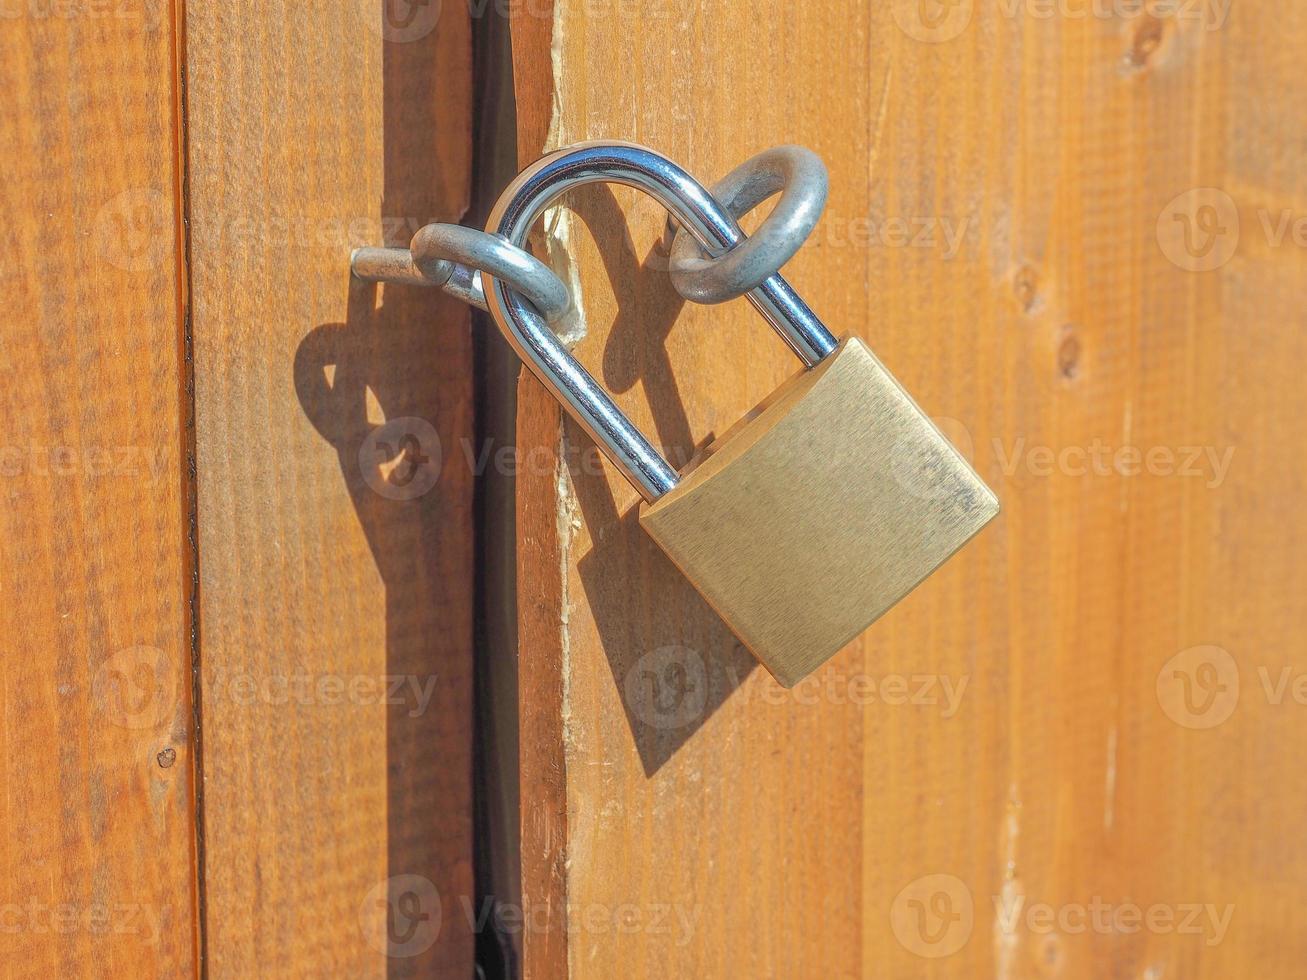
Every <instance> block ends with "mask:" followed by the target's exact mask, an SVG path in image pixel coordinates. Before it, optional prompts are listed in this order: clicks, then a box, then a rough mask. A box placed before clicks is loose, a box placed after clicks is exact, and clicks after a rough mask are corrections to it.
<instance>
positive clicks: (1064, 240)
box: [513, 0, 1307, 980]
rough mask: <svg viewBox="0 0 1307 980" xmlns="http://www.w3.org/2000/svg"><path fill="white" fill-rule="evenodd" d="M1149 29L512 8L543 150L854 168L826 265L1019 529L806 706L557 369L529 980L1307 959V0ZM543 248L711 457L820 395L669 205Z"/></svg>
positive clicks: (848, 10) (535, 400)
mask: <svg viewBox="0 0 1307 980" xmlns="http://www.w3.org/2000/svg"><path fill="white" fill-rule="evenodd" d="M1138 6H1139V5H1131V4H1126V5H1111V4H1087V3H1086V4H1082V3H1065V4H1027V3H1015V4H1012V3H997V4H991V3H988V2H984V3H981V2H976V3H972V2H970V0H963V2H960V3H951V4H935V3H931V2H917V0H903V2H899V0H894V2H888V0H887V2H885V3H878V4H869V5H868V4H862V5H859V4H842V3H841V4H796V3H784V2H780V0H761V2H751V3H747V4H745V3H740V2H734V0H729V2H728V0H715V2H709V3H705V4H701V5H685V4H679V3H668V2H654V3H650V4H641V5H639V6H638V7H637V6H634V5H628V4H620V3H611V4H582V3H570V2H558V3H556V4H555V5H554V9H553V10H552V11H551V10H550V9H548V5H546V4H529V5H526V6H525V8H524V9H521V10H519V11H518V12H517V13H516V15H515V19H514V23H513V29H514V62H515V70H516V83H517V88H518V98H519V104H518V111H519V139H520V147H519V149H520V154H521V157H522V160H523V162H526V161H528V160H530V159H532V158H534V157H536V156H537V155H539V153H540V152H541V151H542V150H545V149H548V148H552V147H555V146H559V145H563V144H566V143H570V142H573V141H576V140H582V139H593V138H618V139H631V140H636V141H638V142H643V143H646V144H649V145H651V146H653V147H655V148H657V149H659V150H662V151H664V152H666V153H668V154H669V155H670V156H672V157H673V158H674V159H676V160H678V161H680V162H682V163H683V164H684V165H686V166H687V167H688V168H689V169H690V170H691V172H693V173H696V174H698V175H701V176H702V177H703V178H705V179H709V180H711V179H715V178H716V177H718V176H719V175H721V174H724V173H725V172H727V171H728V170H730V169H731V168H732V167H734V166H735V165H736V164H737V163H739V162H740V161H742V160H743V159H745V158H746V157H748V156H749V155H751V154H752V153H754V152H756V151H757V150H760V149H762V148H764V147H767V146H770V145H773V144H778V143H786V142H797V143H802V144H805V145H807V146H809V147H811V148H813V149H814V150H816V151H817V152H818V153H820V154H821V155H822V156H823V157H824V158H825V160H826V161H827V163H828V165H829V167H830V170H831V178H832V193H831V200H830V205H829V208H828V211H827V214H826V217H825V219H824V220H823V223H822V225H821V226H820V227H819V228H818V230H817V232H816V233H815V234H814V236H813V238H812V241H811V242H810V244H809V247H807V248H805V249H804V250H803V251H802V252H801V253H800V254H799V255H798V256H797V257H796V258H795V259H794V260H793V261H792V262H791V263H790V265H789V266H788V267H787V270H786V271H787V276H788V277H789V278H790V280H791V281H792V282H793V283H795V284H796V285H797V287H798V288H799V289H800V291H801V292H803V293H804V295H805V296H806V297H807V298H808V299H809V300H810V302H811V303H812V305H813V306H814V307H815V309H816V310H817V311H818V313H820V314H822V315H824V316H825V317H826V319H827V320H828V322H829V323H830V325H831V326H832V328H833V329H834V330H835V331H836V332H837V333H840V334H844V333H856V334H858V335H859V336H862V337H864V338H865V339H866V340H867V341H868V342H869V343H870V344H871V346H872V347H873V349H874V350H876V352H877V354H878V355H879V356H880V357H881V358H882V359H883V360H884V362H885V363H886V365H887V366H888V367H889V368H890V369H891V370H892V371H894V372H895V373H896V374H897V376H898V377H899V379H900V380H901V381H902V382H903V383H904V384H905V385H906V387H907V388H908V390H909V391H911V392H912V393H913V394H914V396H915V397H916V398H917V400H918V401H919V402H920V403H921V405H922V406H923V407H924V408H925V409H926V410H927V411H928V412H930V413H931V414H932V415H934V416H935V417H936V418H937V419H938V420H939V421H940V424H941V427H942V428H944V430H945V432H946V433H947V434H949V435H950V437H951V438H953V440H954V441H955V443H956V444H957V445H959V446H960V448H962V449H963V450H964V452H966V453H967V454H968V455H969V456H970V457H971V458H972V459H973V461H974V465H975V466H976V469H977V470H978V471H979V473H980V474H981V475H982V476H983V477H984V478H985V479H986V480H987V482H989V483H990V485H991V486H993V487H994V489H995V490H996V492H997V493H998V496H999V497H1000V499H1001V500H1002V502H1003V506H1004V513H1003V514H1002V515H1001V516H1000V518H999V519H998V521H997V522H996V523H995V524H993V525H991V527H990V528H988V529H987V530H986V531H985V532H984V533H983V534H982V535H981V536H980V538H978V539H977V540H976V541H975V542H973V543H972V544H971V545H970V546H968V547H967V548H966V549H965V550H964V551H963V552H962V553H961V554H960V555H958V556H957V557H956V558H955V559H953V560H952V561H951V562H950V563H949V564H948V565H947V566H946V567H945V568H944V569H943V570H942V571H941V572H940V573H938V574H937V575H936V576H934V577H933V578H932V579H930V580H929V581H928V582H927V583H925V584H924V585H923V586H921V587H920V588H919V589H918V590H917V591H916V592H915V593H914V594H913V595H911V596H910V597H909V598H908V599H907V600H906V601H905V602H904V603H903V604H902V605H901V606H900V607H898V608H897V609H896V610H894V611H892V612H891V613H890V615H889V616H887V617H886V618H885V619H884V620H883V621H882V622H880V623H879V624H878V625H876V626H875V627H873V628H872V629H871V630H870V631H869V632H868V633H867V634H866V635H865V636H864V637H863V638H862V639H861V640H860V641H859V642H858V643H855V644H854V645H853V646H852V647H850V648H849V649H848V650H847V651H845V652H844V653H843V654H841V655H840V656H839V657H837V658H836V659H835V660H834V661H833V662H832V663H831V664H830V665H828V667H827V668H825V669H824V670H823V671H822V672H821V673H820V674H819V675H818V677H817V679H816V680H815V681H814V682H812V683H809V684H805V685H800V686H799V687H798V688H796V689H795V690H794V691H792V692H788V693H787V692H784V691H781V690H780V689H779V688H777V687H776V686H775V685H774V683H773V682H772V681H771V680H770V679H768V678H767V677H766V676H765V673H764V672H763V671H762V670H761V669H760V668H757V667H756V666H754V664H753V662H752V661H751V659H750V658H749V657H748V655H747V654H745V653H744V652H743V651H742V650H741V649H740V648H739V646H738V645H737V644H736V643H735V641H734V640H733V638H732V637H731V636H730V634H729V633H728V632H727V631H726V630H725V628H724V627H723V626H722V625H721V623H720V622H719V621H718V619H717V618H716V617H715V616H714V615H713V614H712V613H711V612H710V611H709V609H708V608H707V607H706V606H705V605H704V604H703V603H702V602H701V601H700V600H698V599H697V598H696V596H695V595H694V593H693V592H692V590H691V589H690V588H689V586H688V585H686V583H685V582H684V581H683V580H682V579H681V578H680V577H679V576H678V574H677V573H676V572H675V570H674V569H672V568H671V566H670V564H669V563H668V562H667V560H666V559H665V558H663V557H662V556H661V555H660V554H659V553H658V552H657V550H656V549H655V547H654V546H653V545H652V543H651V542H650V541H649V540H648V539H647V537H646V536H645V535H644V534H643V532H642V531H641V530H640V529H639V527H638V525H637V523H636V521H635V507H636V504H637V497H636V494H635V492H634V491H633V490H632V489H631V488H630V487H628V486H627V485H625V484H624V483H623V482H622V480H621V479H620V477H618V476H617V475H615V474H614V473H613V472H612V471H611V470H610V469H609V468H608V467H607V466H606V465H605V466H599V467H597V466H596V465H595V464H594V463H593V461H592V460H593V457H592V452H593V451H592V450H590V449H589V447H588V444H587V443H586V441H585V439H584V437H583V436H582V435H581V434H580V432H579V430H577V429H576V427H575V426H573V425H571V424H570V423H567V424H562V425H560V413H559V411H558V408H557V406H556V404H555V403H554V402H553V401H552V400H551V398H550V397H549V396H548V395H547V394H545V393H544V392H543V390H542V389H540V387H539V386H538V385H537V384H536V382H535V381H534V380H532V379H530V378H526V379H524V380H523V382H522V386H521V390H520V392H519V395H520V406H519V438H520V440H521V443H522V445H521V447H520V448H521V451H522V453H523V455H524V457H526V456H527V455H528V454H530V453H532V452H533V451H535V450H544V451H545V453H546V455H545V456H537V458H538V459H541V460H546V459H548V458H552V459H554V460H555V461H556V462H557V463H558V465H557V466H550V465H540V466H533V467H530V468H528V469H527V470H526V471H525V472H524V473H522V474H521V475H520V476H519V513H518V516H519V532H518V547H519V583H520V584H519V593H520V594H519V599H520V609H521V620H520V629H521V637H520V644H521V704H522V715H521V720H522V731H521V738H522V766H523V773H522V861H523V872H522V873H523V895H524V902H525V903H526V906H527V908H526V911H527V913H528V915H529V916H530V915H531V914H532V913H535V915H534V918H529V919H528V926H527V928H526V929H525V932H524V950H525V975H526V977H527V978H528V980H541V978H552V977H563V976H568V977H596V978H607V977H612V976H623V977H631V978H635V977H668V976H674V977H689V976H694V977H733V976H759V977H761V976H784V977H857V976H863V977H921V976H930V977H1000V978H1006V977H1033V976H1046V977H1065V978H1072V977H1075V978H1080V977H1084V978H1094V977H1103V976H1122V977H1140V978H1145V977H1147V978H1160V977H1175V976H1183V977H1210V978H1221V977H1232V976H1240V977H1244V976H1248V977H1251V976H1257V977H1292V976H1296V975H1298V974H1299V973H1300V971H1301V963H1302V962H1303V960H1304V958H1305V957H1307V948H1305V947H1304V932H1303V930H1302V929H1301V916H1300V914H1299V913H1300V910H1301V908H1302V907H1303V905H1304V899H1307V894H1305V889H1304V881H1307V852H1305V851H1304V846H1303V844H1302V842H1301V838H1302V835H1301V834H1300V833H1298V832H1297V827H1298V824H1299V822H1300V820H1301V814H1302V812H1303V810H1304V807H1305V806H1307V777H1304V775H1303V771H1302V768H1301V767H1300V766H1298V765H1297V764H1296V759H1295V755H1294V753H1295V748H1296V746H1298V745H1300V744H1302V741H1303V738H1304V737H1305V736H1307V706H1304V704H1303V703H1302V697H1301V695H1302V693H1303V690H1302V687H1301V684H1299V686H1298V687H1297V688H1295V686H1294V685H1295V683H1296V682H1297V681H1298V678H1299V677H1300V675H1301V674H1302V673H1303V672H1304V671H1305V670H1307V654H1304V651H1303V647H1302V643H1301V637H1302V635H1303V633H1304V628H1305V627H1307V603H1304V602H1303V601H1302V596H1303V594H1304V586H1305V585H1307V581H1305V580H1307V574H1305V571H1304V570H1305V568H1307V566H1305V565H1304V561H1303V554H1304V552H1305V548H1304V546H1305V545H1307V541H1304V534H1303V528H1302V523H1301V521H1298V520H1297V519H1296V518H1295V516H1294V515H1295V512H1296V507H1297V505H1298V501H1299V500H1300V498H1301V496H1302V492H1303V490H1304V483H1305V482H1307V480H1305V478H1307V463H1304V461H1303V456H1302V453H1301V448H1302V446H1303V445H1304V441H1305V439H1307V421H1305V419H1307V413H1304V412H1303V411H1302V394H1301V389H1302V385H1301V382H1300V380H1299V375H1300V373H1301V367H1300V365H1301V363H1302V361H1303V355H1304V353H1305V351H1304V348H1305V347H1307V332H1304V330H1303V326H1304V323H1303V320H1304V314H1303V308H1302V297H1303V290H1302V283H1303V276H1304V266H1305V263H1307V255H1305V254H1304V248H1303V245H1304V243H1305V242H1307V239H1304V237H1303V236H1302V234H1301V219H1302V214H1301V208H1302V206H1303V205H1302V201H1303V197H1304V189H1305V188H1304V177H1303V174H1304V172H1307V169H1305V168H1304V166H1303V164H1304V162H1305V161H1304V148H1303V144H1302V140H1301V136H1300V134H1301V132H1302V122H1303V119H1304V116H1305V114H1307V92H1305V91H1304V85H1303V78H1302V73H1301V63H1302V59H1303V55H1304V51H1305V46H1307V12H1304V11H1303V10H1302V9H1300V8H1299V7H1290V6H1285V5H1270V4H1233V5H1231V4H1226V3H1205V4H1197V3H1192V4H1191V3H1183V4H1175V5H1160V4H1159V5H1151V6H1150V7H1149V10H1150V11H1151V13H1147V14H1143V13H1140V12H1139V9H1138ZM1154 14H1157V16H1154ZM548 220H549V223H550V230H551V232H552V239H553V245H554V246H556V247H553V248H551V250H550V251H551V254H553V255H554V256H555V258H554V260H555V261H556V262H559V265H560V268H562V267H563V265H562V262H561V260H560V259H559V258H558V256H559V255H561V254H562V253H564V252H569V253H570V254H571V256H572V264H573V266H574V267H575V270H576V272H575V276H576V281H577V282H578V283H579V288H580V294H581V300H580V303H581V307H582V309H583V311H584V327H585V332H584V337H583V338H582V339H581V340H580V342H579V343H578V345H577V347H576V350H577V353H578V356H579V357H580V358H581V360H582V361H583V362H584V363H586V364H587V365H588V366H590V367H591V369H592V370H593V371H594V373H595V374H596V376H597V377H599V378H600V379H602V380H603V381H604V382H605V383H606V384H607V386H608V387H609V388H610V390H612V391H613V392H615V394H616V395H617V398H618V401H619V403H620V404H621V405H622V406H623V407H624V408H626V409H627V410H628V411H629V412H630V414H631V415H632V417H633V418H634V419H635V420H636V421H637V422H638V423H640V424H641V425H642V426H643V427H644V428H645V429H646V431H648V432H650V433H652V434H653V435H654V436H655V437H656V440H657V442H659V443H660V444H662V445H663V446H665V447H666V448H667V450H668V452H669V453H670V454H671V455H672V458H673V461H674V462H683V461H684V460H685V459H686V458H687V455H688V454H689V453H690V452H691V451H692V450H693V449H694V447H696V446H698V445H700V444H702V443H703V442H704V441H705V440H706V439H707V437H708V436H709V434H710V433H712V432H721V431H722V430H723V429H724V428H726V427H728V426H729V425H731V424H732V423H733V422H735V421H736V419H738V418H739V417H740V416H741V415H742V414H743V413H744V412H745V411H747V410H748V409H749V408H750V407H751V406H753V405H754V404H755V403H757V402H758V401H759V400H761V399H762V398H764V397H765V396H766V395H767V394H768V393H769V392H771V391H772V390H773V389H775V388H776V387H777V386H778V385H779V384H780V383H781V381H782V380H783V379H784V378H785V377H786V376H787V375H788V374H790V373H791V372H792V371H793V370H795V364H794V362H793V361H792V360H791V359H790V357H789V355H788V354H787V353H786V351H785V350H784V348H783V347H782V345H781V344H780V342H779V341H778V340H777V339H776V338H775V337H774V336H773V335H771V333H770V332H769V331H768V330H767V328H766V327H765V326H764V325H763V324H762V323H761V321H760V320H758V318H757V317H756V316H755V315H754V314H753V312H752V310H751V309H750V308H749V307H748V306H747V305H746V304H745V303H743V302H736V303H734V304H730V305H728V306H723V307H715V308H711V309H707V308H693V307H687V306H683V305H682V304H681V303H680V302H679V300H678V299H677V297H676V295H675V294H674V293H673V291H672V289H671V287H670V285H669V284H668V283H667V280H666V278H665V275H664V273H663V271H662V268H661V259H660V255H661V253H660V252H659V251H658V248H657V242H658V238H659V236H660V234H661V232H662V227H663V221H664V215H663V213H662V212H661V211H660V209H659V208H658V207H657V206H656V205H654V204H653V203H652V202H650V201H648V200H645V199H641V198H640V197H638V196H637V195H636V194H634V192H628V191H626V190H624V189H613V190H611V191H609V190H598V191H586V192H583V193H579V194H577V195H576V196H575V197H574V198H572V199H571V200H570V209H569V210H567V211H565V212H563V213H561V214H557V215H554V216H553V217H552V218H551V219H548ZM1295 691H1296V694H1295Z"/></svg>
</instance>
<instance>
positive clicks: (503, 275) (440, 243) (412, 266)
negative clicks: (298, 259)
mask: <svg viewBox="0 0 1307 980" xmlns="http://www.w3.org/2000/svg"><path fill="white" fill-rule="evenodd" d="M351 267H352V269H353V272H354V275H355V276H357V277H358V278H360V279H362V280H364V281H367V282H403V283H408V284H410V285H418V286H437V287H439V288H440V289H443V290H444V291H445V292H446V293H449V294H450V295H451V296H455V297H457V298H458V299H461V300H463V302H465V303H470V304H471V305H473V306H476V307H479V308H480V309H483V310H485V309H487V306H486V297H485V290H484V288H483V286H482V284H481V273H482V272H486V273H489V274H490V275H491V276H494V277H495V278H498V279H503V280H504V281H505V282H507V283H509V284H511V285H512V287H513V288H514V289H515V290H517V291H518V292H520V293H521V294H522V295H523V296H524V297H526V299H527V300H529V301H530V302H531V304H532V305H533V306H534V307H535V308H536V309H537V310H539V311H540V314H541V315H542V316H543V317H544V318H545V319H546V320H548V321H550V322H551V323H555V322H557V321H559V320H561V319H562V318H563V317H564V316H566V315H567V312H568V311H569V310H570V309H571V307H572V297H571V294H570V293H569V292H568V290H567V287H566V286H565V285H563V281H562V280H561V279H559V278H558V276H557V275H555V274H554V272H553V270H552V269H550V268H549V266H547V265H545V264H544V263H543V262H541V261H540V260H539V259H537V258H536V257H535V256H534V255H532V254H531V253H530V252H528V251H526V250H525V249H521V248H518V247H517V246H516V245H513V244H512V243H511V242H509V241H508V240H507V239H505V238H503V237H502V236H500V235H494V234H490V233H488V232H484V231H480V230H479V229H476V228H465V227H464V226H462V225H451V224H443V223H436V224H430V225H426V226H425V227H423V228H420V229H418V232H417V234H415V235H414V236H413V241H412V243H411V245H410V246H409V248H360V249H356V250H355V251H354V255H353V258H352V260H351Z"/></svg>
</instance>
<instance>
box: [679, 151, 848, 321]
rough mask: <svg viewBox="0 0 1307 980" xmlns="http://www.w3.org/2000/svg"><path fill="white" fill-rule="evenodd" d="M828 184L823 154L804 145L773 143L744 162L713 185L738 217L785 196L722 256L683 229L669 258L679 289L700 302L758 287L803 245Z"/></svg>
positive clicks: (719, 300) (717, 195) (721, 300)
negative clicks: (769, 200) (743, 237)
mask: <svg viewBox="0 0 1307 980" xmlns="http://www.w3.org/2000/svg"><path fill="white" fill-rule="evenodd" d="M829 187H830V181H829V177H828V174H827V171H826V165H825V164H824V163H823V162H822V160H821V157H819V156H817V154H815V153H813V152H812V151H811V150H809V149H807V148H805V147H802V146H776V147H772V148H771V149H769V150H764V151H763V152H761V153H759V154H757V155H756V156H754V157H751V158H750V159H748V160H746V161H745V162H744V163H742V164H740V165H739V166H738V167H736V168H735V169H734V170H732V171H731V172H730V173H729V174H727V175H726V176H725V177H723V178H722V179H721V180H720V181H718V182H717V183H716V184H715V185H714V186H713V188H712V194H713V197H715V198H716V199H717V200H718V202H720V203H721V205H722V206H723V207H725V208H726V209H727V210H728V211H730V212H731V214H733V215H734V216H735V218H736V219H737V220H738V219H739V218H742V217H743V216H744V215H746V214H748V213H749V212H750V211H752V210H753V209H754V208H756V207H757V206H758V205H759V204H761V203H762V202H763V201H765V200H767V199H768V198H769V197H771V196H772V195H774V194H778V193H779V194H780V195H781V199H780V200H779V201H777V202H776V207H775V208H773V209H772V213H771V214H769V215H768V216H767V217H766V219H764V220H763V222H762V224H761V225H760V226H759V227H758V230H757V231H756V232H754V234H752V235H750V236H749V237H748V238H746V239H745V240H744V241H742V242H741V243H740V244H738V245H736V246H734V247H733V248H730V249H728V250H727V251H724V252H721V253H720V254H717V255H707V254H705V252H704V251H703V249H702V248H701V247H700V245H699V244H698V242H696V241H695V240H694V238H693V236H691V235H689V234H688V233H687V232H686V230H685V229H684V228H681V229H679V230H678V231H677V234H676V239H675V242H674V243H673V245H672V253H671V263H670V267H671V276H672V283H673V285H675V287H676V291H677V292H678V293H680V294H681V296H683V297H684V298H685V299H687V300H690V301H692V302H695V303H724V302H726V301H727V300H731V299H735V298H737V297H739V296H743V295H744V294H745V293H748V292H749V291H750V290H753V289H756V288H757V287H758V286H760V285H761V284H762V283H764V282H766V280H767V279H768V278H770V277H771V276H773V275H775V274H776V273H777V272H778V271H779V270H780V268H781V266H783V265H784V264H785V263H786V262H788V261H789V260H790V259H792V258H793V257H794V255H795V253H796V252H798V250H799V249H800V248H802V247H803V243H804V242H805V241H806V240H807V238H808V236H809V235H810V234H812V231H813V229H814V228H816V227H817V222H818V221H819V220H821V214H822V211H823V210H825V207H826V196H827V193H828V191H829Z"/></svg>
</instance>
